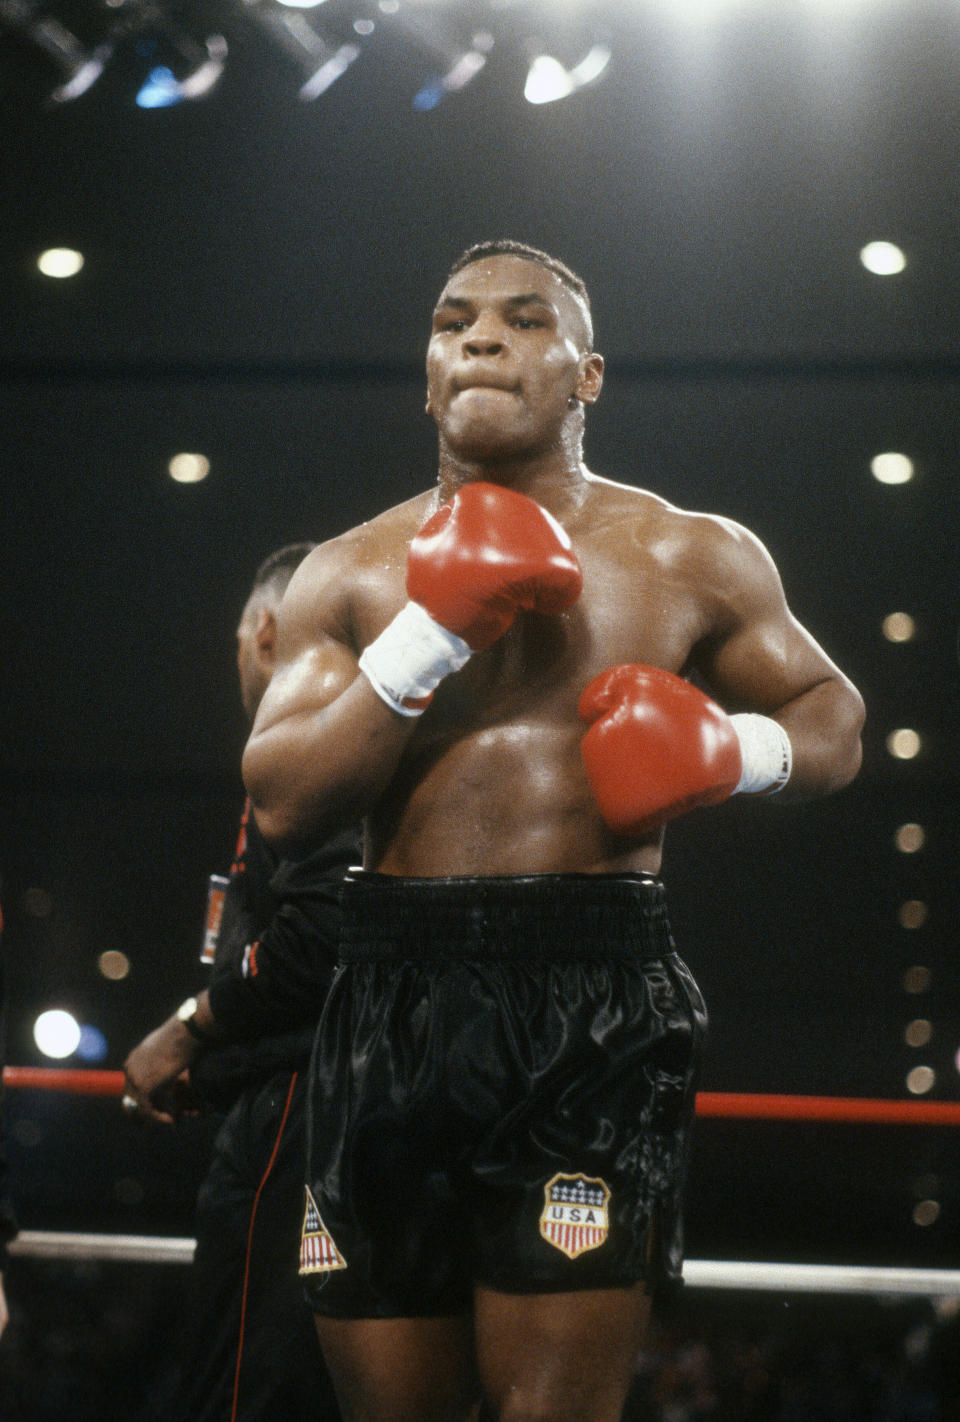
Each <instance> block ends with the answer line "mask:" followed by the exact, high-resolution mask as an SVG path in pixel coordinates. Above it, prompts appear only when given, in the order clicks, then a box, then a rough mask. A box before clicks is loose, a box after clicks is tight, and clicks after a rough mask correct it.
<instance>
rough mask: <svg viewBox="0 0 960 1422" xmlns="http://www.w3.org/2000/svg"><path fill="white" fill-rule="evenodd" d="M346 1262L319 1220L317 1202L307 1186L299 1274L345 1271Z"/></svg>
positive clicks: (301, 1233)
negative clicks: (335, 1270)
mask: <svg viewBox="0 0 960 1422" xmlns="http://www.w3.org/2000/svg"><path fill="white" fill-rule="evenodd" d="M346 1267H347V1261H346V1259H344V1257H343V1255H342V1254H341V1253H340V1251H339V1249H338V1248H337V1246H336V1245H335V1244H334V1242H333V1237H332V1235H331V1234H330V1231H329V1230H328V1229H327V1227H326V1225H325V1224H324V1222H323V1220H322V1219H321V1218H320V1211H319V1210H318V1209H317V1202H316V1200H315V1199H314V1198H313V1196H312V1195H311V1193H310V1187H309V1186H307V1207H306V1209H305V1211H304V1215H303V1229H302V1230H301V1232H300V1273H301V1274H329V1273H330V1272H331V1271H332V1270H334V1269H346Z"/></svg>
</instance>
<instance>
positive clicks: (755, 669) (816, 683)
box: [691, 520, 864, 800]
mask: <svg viewBox="0 0 960 1422" xmlns="http://www.w3.org/2000/svg"><path fill="white" fill-rule="evenodd" d="M709 522H710V525H711V526H712V527H711V528H710V530H709V532H708V534H707V537H706V538H705V539H704V540H703V544H704V546H703V547H702V549H701V550H700V557H701V559H702V567H701V568H700V570H699V572H700V576H701V577H702V578H703V580H704V584H705V585H706V586H707V587H710V588H712V589H714V590H715V596H716V607H717V615H716V625H715V628H714V629H713V630H712V632H711V634H710V635H709V636H708V637H706V638H705V639H704V640H703V641H702V642H701V643H700V644H699V646H698V647H697V648H696V649H695V653H694V656H693V658H692V659H691V663H692V665H693V666H695V667H696V669H697V671H698V672H699V673H700V675H701V676H702V678H703V680H704V682H705V684H706V686H707V688H708V689H709V691H710V692H711V694H712V695H713V696H714V697H716V699H717V700H718V701H720V702H721V704H722V705H724V706H725V708H726V709H727V710H728V711H732V712H742V711H747V712H757V713H760V714H761V715H765V716H769V717H771V718H772V719H773V720H775V721H777V722H778V723H779V724H780V725H781V726H782V727H783V728H784V730H785V731H786V732H787V735H788V736H789V739H790V746H791V750H792V769H791V773H790V779H789V781H788V782H787V785H786V786H785V787H784V789H783V791H782V797H783V798H786V799H790V800H794V799H800V798H806V797H808V796H814V795H822V794H827V793H829V792H830V791H832V790H838V789H840V788H841V787H842V786H844V785H846V784H847V783H848V782H849V781H851V780H852V779H853V778H854V776H855V775H856V773H857V771H858V770H859V768H860V759H861V743H860V731H861V728H862V726H863V720H864V705H863V700H862V698H861V696H860V694H859V692H858V691H857V690H856V688H855V687H854V686H853V684H852V682H851V681H850V680H849V679H848V678H847V677H846V676H845V675H844V674H843V673H842V672H841V671H840V669H839V668H838V667H837V666H836V665H835V664H834V663H833V662H832V661H831V660H830V658H829V657H828V656H827V654H826V653H825V652H824V650H823V649H822V647H820V646H819V645H818V644H817V642H816V641H815V640H814V639H813V637H812V636H811V635H810V633H809V632H807V631H806V630H805V628H803V627H802V626H801V625H800V623H799V622H797V620H796V619H795V618H794V616H793V615H792V613H791V612H790V609H789V607H788V606H787V601H786V597H785V595H784V591H783V586H782V584H781V581H780V576H779V574H778V572H777V570H776V567H775V566H774V563H773V560H772V559H771V558H770V555H769V554H768V552H767V551H766V549H765V548H764V547H763V545H762V544H761V543H760V542H759V540H758V539H756V538H755V537H754V536H753V535H752V534H750V533H748V532H747V530H745V529H742V528H740V527H739V526H737V525H735V524H731V523H728V522H727V521H725V520H710V521H709Z"/></svg>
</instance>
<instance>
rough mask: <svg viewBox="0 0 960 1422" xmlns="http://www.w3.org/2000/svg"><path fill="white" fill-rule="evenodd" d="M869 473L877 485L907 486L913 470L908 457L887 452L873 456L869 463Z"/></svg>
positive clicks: (890, 451) (892, 451) (893, 451)
mask: <svg viewBox="0 0 960 1422" xmlns="http://www.w3.org/2000/svg"><path fill="white" fill-rule="evenodd" d="M870 472H871V474H872V475H873V477H874V479H876V481H877V483H878V484H909V483H910V480H911V479H912V478H913V476H914V473H915V470H914V464H913V460H912V459H911V458H910V456H909V455H907V454H899V453H898V452H897V451H895V450H887V451H886V452H885V453H884V454H875V455H874V457H873V458H872V459H871V461H870Z"/></svg>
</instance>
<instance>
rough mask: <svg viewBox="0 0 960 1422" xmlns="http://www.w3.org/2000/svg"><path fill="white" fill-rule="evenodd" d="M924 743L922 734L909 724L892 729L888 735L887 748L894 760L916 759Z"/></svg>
mask: <svg viewBox="0 0 960 1422" xmlns="http://www.w3.org/2000/svg"><path fill="white" fill-rule="evenodd" d="M922 744H923V742H922V741H921V739H920V736H919V735H918V734H917V732H916V731H913V730H911V729H910V728H909V726H902V727H901V728H900V729H899V730H896V731H891V732H890V734H889V736H888V737H887V750H888V751H889V752H890V754H891V755H892V756H893V758H894V760H914V759H915V758H916V757H917V756H918V755H919V754H920V747H921V746H922Z"/></svg>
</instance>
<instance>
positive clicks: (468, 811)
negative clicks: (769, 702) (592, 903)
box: [344, 477, 724, 876]
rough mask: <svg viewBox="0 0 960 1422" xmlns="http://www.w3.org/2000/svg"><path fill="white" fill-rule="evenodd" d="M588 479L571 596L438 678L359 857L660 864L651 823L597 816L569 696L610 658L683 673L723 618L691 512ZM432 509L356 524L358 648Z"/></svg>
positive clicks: (392, 862)
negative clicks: (635, 828)
mask: <svg viewBox="0 0 960 1422" xmlns="http://www.w3.org/2000/svg"><path fill="white" fill-rule="evenodd" d="M584 492H585V498H584V501H583V503H582V504H581V505H580V506H579V507H578V508H577V509H575V510H574V511H572V512H571V513H569V514H568V515H567V516H561V521H562V522H563V523H564V525H565V527H566V529H567V532H568V533H569V535H570V538H571V540H572V543H573V546H574V549H575V551H576V553H577V556H578V558H579V559H580V563H581V566H582V569H583V593H582V595H581V597H580V599H579V601H578V602H577V604H576V605H575V606H574V607H573V608H572V609H571V610H570V611H569V612H567V613H565V614H563V615H562V616H559V617H547V616H540V615H536V614H526V615H521V616H520V617H518V619H517V620H516V622H515V623H514V625H513V627H512V628H511V629H510V630H509V631H508V632H507V633H506V634H505V635H504V636H503V637H502V638H501V639H500V641H498V642H497V643H495V644H494V645H493V646H492V647H490V648H488V649H487V650H485V651H483V652H479V653H476V654H475V655H474V656H473V657H472V659H471V660H470V661H469V662H468V664H467V665H466V666H465V667H464V668H463V669H462V670H461V671H460V672H458V673H457V674H456V675H455V676H451V677H448V678H447V679H446V681H444V682H443V683H442V684H441V686H440V687H439V688H438V690H437V692H436V694H435V697H434V701H433V704H432V705H431V707H430V708H429V710H428V711H427V713H426V714H425V715H424V716H423V717H422V718H421V719H420V721H419V723H418V724H417V727H416V730H415V732H414V734H413V736H412V739H411V740H410V742H409V744H408V746H407V748H406V750H405V752H404V755H403V757H402V759H401V762H400V765H399V767H398V770H397V773H396V774H395V775H394V777H393V780H392V781H391V783H390V785H389V786H388V788H387V790H386V792H385V793H384V794H383V795H382V797H381V798H380V800H379V801H378V803H377V804H376V805H375V806H374V808H373V810H372V812H371V814H370V815H369V817H368V844H367V855H366V863H367V867H368V868H371V869H378V870H380V871H382V872H386V873H394V874H408V875H430V876H432V875H450V874H503V873H514V874H516V873H538V872H547V871H584V872H606V871H612V870H624V869H634V870H637V869H642V870H645V871H647V872H656V871H657V869H658V868H659V864H660V856H661V841H662V833H656V834H654V835H651V836H647V837H646V838H644V839H641V840H635V841H627V840H624V839H623V838H622V837H617V836H614V835H612V834H611V833H610V831H609V830H607V828H606V827H605V825H604V823H603V821H602V819H601V818H600V815H599V812H598V811H597V808H596V805H595V803H594V800H593V796H592V794H591V791H590V787H589V785H588V783H587V779H586V775H585V773H584V770H583V767H582V764H581V760H580V749H579V748H580V740H581V738H582V736H583V734H584V731H585V729H586V727H585V725H584V722H583V721H582V720H581V719H580V718H579V716H578V714H577V701H578V698H579V695H580V693H581V691H582V690H583V688H584V687H585V686H586V685H587V684H588V683H589V682H590V681H591V679H592V678H593V677H594V676H596V675H597V674H598V673H600V672H601V671H604V670H605V669H606V668H608V667H610V666H613V665H616V664H617V663H620V662H641V663H643V662H648V663H651V664H654V665H656V666H660V667H664V668H666V669H667V670H670V671H673V672H678V673H680V672H683V671H684V670H685V669H686V668H688V666H689V665H690V662H691V658H692V656H693V654H694V649H695V648H696V647H697V645H698V644H699V643H701V642H702V641H703V640H704V639H705V638H707V637H708V636H710V635H711V634H712V633H713V632H714V631H715V629H716V627H717V625H718V622H719V621H721V620H722V618H723V615H724V612H723V600H722V596H720V595H719V594H718V593H717V592H716V591H715V590H714V589H712V588H711V587H710V586H709V585H705V584H704V582H703V580H702V578H701V576H700V572H701V563H700V560H699V559H698V557H697V532H696V527H695V523H694V522H692V521H695V519H696V516H690V515H685V514H683V513H681V512H680V511H678V510H676V509H673V508H671V507H670V506H669V505H666V504H664V503H663V502H662V501H661V500H659V499H657V498H655V497H653V496H652V495H648V494H643V493H641V492H639V491H637V490H634V489H625V488H622V487H621V486H618V485H614V484H610V483H608V482H607V481H604V480H597V479H594V478H592V477H591V478H590V479H589V481H588V482H587V484H586V485H585V486H584ZM430 509H431V503H430V496H428V495H425V496H423V497H422V498H419V499H415V500H413V501H412V502H411V503H410V504H406V505H402V506H401V507H400V508H398V509H394V510H391V511H390V512H389V513H388V514H385V515H383V516H382V517H381V518H379V519H377V520H376V521H374V522H373V523H372V524H370V525H367V526H366V527H365V529H363V530H358V531H356V533H355V534H354V535H352V538H353V540H354V543H355V548H354V550H353V558H354V563H353V567H354V570H355V573H354V576H353V577H352V578H351V579H349V580H348V583H347V584H346V585H345V587H344V597H345V600H346V607H345V610H344V613H345V621H346V623H347V624H348V626H349V633H348V634H347V635H348V636H349V640H350V641H351V642H352V643H353V645H354V650H355V651H356V652H357V653H359V651H360V650H361V649H362V647H363V646H365V645H366V644H367V643H368V642H369V641H371V640H372V639H373V638H374V637H375V636H376V635H377V634H378V633H379V632H380V631H381V630H382V628H383V627H384V626H385V625H386V623H387V622H388V621H389V620H390V618H391V617H392V616H393V615H394V613H395V612H396V611H397V610H398V609H399V608H400V607H401V605H402V604H403V602H404V600H405V596H406V594H405V591H404V562H405V555H406V548H407V545H408V544H409V541H410V539H411V538H412V537H413V535H414V534H415V532H416V531H417V529H418V528H419V527H420V525H421V524H422V522H423V520H424V518H425V517H426V516H427V515H428V513H429V512H430Z"/></svg>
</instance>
